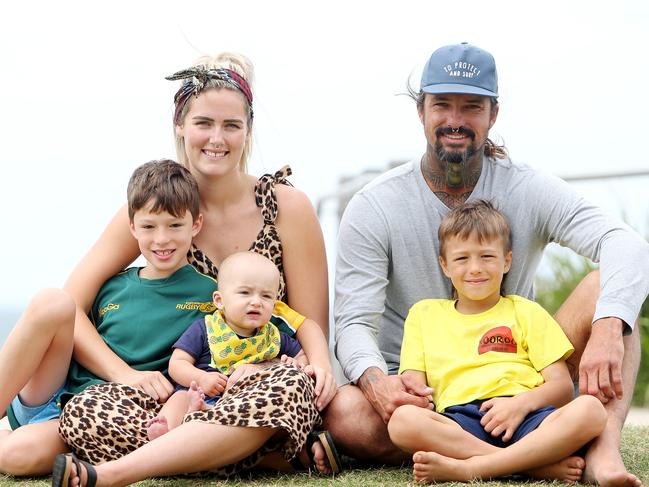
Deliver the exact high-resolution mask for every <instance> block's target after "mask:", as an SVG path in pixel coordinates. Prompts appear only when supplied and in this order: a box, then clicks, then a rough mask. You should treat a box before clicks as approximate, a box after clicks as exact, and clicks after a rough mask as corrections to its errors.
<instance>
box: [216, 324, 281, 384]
mask: <svg viewBox="0 0 649 487" xmlns="http://www.w3.org/2000/svg"><path fill="white" fill-rule="evenodd" d="M205 328H206V330H207V343H208V344H209V346H210V355H211V356H212V361H211V363H210V367H213V368H215V369H217V370H218V371H219V372H221V373H222V374H225V375H230V374H232V372H234V371H235V370H236V369H237V367H239V366H240V365H243V364H256V363H259V362H264V361H266V360H270V359H272V358H275V357H277V354H279V349H280V346H281V343H282V339H281V337H280V334H279V330H278V329H277V327H276V326H275V325H273V324H272V323H270V322H268V323H266V324H265V325H264V326H262V327H260V328H259V329H258V330H257V333H255V334H254V335H253V336H251V337H243V338H240V337H239V336H238V335H237V334H236V333H235V332H234V331H233V330H232V328H230V326H229V325H228V324H227V323H226V322H225V320H224V319H223V316H222V315H221V312H220V311H216V313H214V314H213V315H206V316H205Z"/></svg>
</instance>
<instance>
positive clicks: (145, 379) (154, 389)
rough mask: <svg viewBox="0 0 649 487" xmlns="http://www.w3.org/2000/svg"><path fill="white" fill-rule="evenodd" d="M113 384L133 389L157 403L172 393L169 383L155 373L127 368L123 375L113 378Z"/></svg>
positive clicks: (172, 389) (158, 373)
mask: <svg viewBox="0 0 649 487" xmlns="http://www.w3.org/2000/svg"><path fill="white" fill-rule="evenodd" d="M114 382H119V383H120V384H126V385H128V386H131V387H134V388H136V389H138V390H140V391H142V392H144V393H146V394H148V395H149V396H151V397H152V398H153V399H155V400H156V401H158V402H165V401H166V400H167V399H168V398H169V396H171V394H173V392H174V387H173V386H172V385H171V382H169V381H168V380H167V378H166V377H165V376H164V375H162V374H161V373H160V372H157V371H151V370H135V369H131V368H129V369H128V370H127V371H125V372H124V373H121V374H119V375H117V376H115V378H114Z"/></svg>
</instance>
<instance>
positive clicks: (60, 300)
mask: <svg viewBox="0 0 649 487" xmlns="http://www.w3.org/2000/svg"><path fill="white" fill-rule="evenodd" d="M75 313H76V304H75V302H74V300H73V299H72V297H71V296H70V295H69V294H68V293H66V292H65V291H63V290H61V289H42V290H41V291H39V292H38V293H37V294H36V295H35V296H34V297H33V298H32V300H31V302H30V303H29V306H28V307H27V311H26V315H28V316H27V317H28V318H29V319H30V320H33V321H36V322H39V323H41V322H42V323H44V324H47V323H53V324H57V325H60V324H61V323H70V324H73V323H74V316H75Z"/></svg>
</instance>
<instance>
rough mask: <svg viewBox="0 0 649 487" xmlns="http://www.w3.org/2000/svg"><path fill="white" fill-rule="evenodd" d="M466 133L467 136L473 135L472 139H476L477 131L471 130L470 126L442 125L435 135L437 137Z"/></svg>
mask: <svg viewBox="0 0 649 487" xmlns="http://www.w3.org/2000/svg"><path fill="white" fill-rule="evenodd" d="M453 134H456V135H458V134H459V135H466V136H467V137H471V140H475V132H474V131H473V130H471V129H470V128H467V127H463V126H460V127H458V128H455V129H454V128H451V127H440V128H438V129H437V130H436V131H435V135H436V136H437V137H441V136H443V135H453Z"/></svg>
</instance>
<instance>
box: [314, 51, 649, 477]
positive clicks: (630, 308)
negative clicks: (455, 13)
mask: <svg viewBox="0 0 649 487" xmlns="http://www.w3.org/2000/svg"><path fill="white" fill-rule="evenodd" d="M413 97H414V98H415V99H416V102H417V110H418V113H419V118H420V120H421V122H422V124H423V127H424V133H425V137H426V141H427V146H426V152H425V154H424V155H423V156H422V157H421V159H417V160H414V161H411V162H410V163H407V164H404V165H403V166H400V167H397V168H395V169H393V170H391V171H389V172H388V173H386V174H384V175H382V176H380V177H379V178H377V179H376V180H375V181H373V182H372V183H370V184H369V185H367V186H366V187H365V188H363V189H362V190H361V191H359V192H358V193H357V194H356V195H355V196H354V198H352V200H351V201H350V203H349V205H348V207H347V209H346V211H345V214H344V216H343V218H342V221H341V226H340V231H339V244H338V257H337V263H336V296H335V304H334V319H335V324H336V355H337V357H338V360H339V361H340V363H341V365H342V367H343V370H344V373H345V375H346V376H347V378H348V379H349V380H350V381H351V382H352V384H353V385H347V386H344V387H342V388H341V389H340V390H339V393H338V394H337V396H336V398H335V399H334V401H333V402H332V404H331V405H330V406H329V412H328V414H327V417H326V419H325V422H326V426H327V428H328V429H329V430H330V431H331V432H332V434H333V435H334V438H335V440H336V442H337V444H338V445H339V446H340V447H341V448H342V449H343V450H344V451H346V452H348V453H349V454H351V455H353V456H356V457H358V458H367V459H375V460H380V461H384V462H390V463H392V462H400V461H402V460H403V459H405V455H404V454H403V453H402V452H400V451H399V450H398V449H397V448H396V447H395V446H394V445H393V444H392V443H390V441H389V437H388V435H387V431H386V427H385V424H386V423H387V421H388V420H389V418H390V415H391V414H392V412H393V411H394V410H395V409H396V407H398V406H399V405H402V404H414V405H417V406H421V407H426V406H428V399H426V396H427V395H428V394H429V393H430V391H428V390H426V389H424V390H422V389H421V387H416V386H414V385H412V384H408V383H405V382H404V380H402V379H401V377H399V376H396V375H394V374H396V372H397V370H398V366H399V352H400V347H401V339H402V336H403V322H404V320H405V318H406V315H407V313H408V310H409V308H410V307H411V306H412V305H413V304H414V303H415V302H417V301H419V300H421V299H423V298H448V297H450V296H451V286H450V283H449V282H447V280H446V279H444V276H443V274H442V272H441V270H440V269H439V266H438V263H437V262H438V255H439V243H438V241H437V237H436V236H437V227H438V226H439V222H440V220H441V218H442V217H443V216H444V215H445V214H446V213H447V212H448V211H449V209H450V208H454V207H456V206H458V205H459V204H461V203H463V202H465V201H466V200H467V199H469V198H471V199H478V198H480V199H487V200H490V201H491V202H492V203H494V205H495V206H496V207H497V208H498V209H499V210H500V211H501V212H503V213H504V214H505V215H506V217H507V218H508V220H509V222H510V225H511V227H512V236H513V239H512V245H513V249H514V256H515V257H514V261H513V262H512V266H511V270H510V271H509V273H508V275H507V278H506V279H505V292H506V294H518V295H521V296H524V297H527V298H531V299H533V297H534V296H533V294H534V290H533V279H534V274H535V271H536V269H537V267H538V264H539V262H540V260H541V257H542V253H543V250H544V248H545V246H546V245H547V244H548V243H549V242H556V243H559V244H561V245H564V246H566V247H569V248H571V249H573V250H575V251H576V252H578V253H579V254H581V255H584V256H586V257H588V258H590V259H592V260H593V261H596V262H600V264H601V265H600V270H599V271H598V272H595V273H591V274H590V275H589V276H587V277H586V278H585V279H584V281H582V283H580V285H579V286H578V287H577V288H576V289H575V290H574V292H573V293H572V295H571V296H570V297H569V298H568V300H567V301H566V302H565V303H564V305H563V306H562V307H561V309H560V310H559V311H558V312H557V314H556V316H555V318H556V319H557V321H558V322H559V323H560V324H561V326H562V327H563V329H564V331H565V332H566V334H567V335H568V337H569V338H570V340H571V341H572V343H573V344H574V345H575V348H576V350H577V351H576V353H575V354H573V356H572V357H571V359H570V360H569V365H570V366H571V371H572V373H573V378H574V379H575V380H577V379H578V380H579V387H580V392H581V393H582V394H592V395H595V396H597V397H598V398H599V399H600V400H601V401H602V403H604V405H605V407H606V410H607V414H608V418H609V420H608V423H607V427H606V430H605V432H604V433H603V434H602V435H601V436H600V437H599V438H598V439H597V440H596V441H595V443H594V444H593V446H592V447H591V448H590V450H589V452H588V454H587V456H586V470H585V474H584V477H585V478H586V480H591V481H596V482H598V483H600V484H602V485H623V484H627V485H634V484H635V482H636V481H637V479H636V478H635V476H633V475H631V474H629V473H627V471H626V469H625V467H624V464H623V463H622V459H621V457H620V453H619V443H620V430H621V429H622V426H623V423H624V418H625V416H626V413H627V411H628V408H629V405H630V400H631V396H632V392H633V387H634V384H635V378H636V374H637V369H638V365H639V361H640V346H639V336H638V329H637V327H634V323H635V321H636V319H637V316H638V313H639V310H640V306H641V304H642V302H643V301H644V299H645V298H646V296H647V294H648V293H649V245H648V244H647V243H646V242H645V241H644V240H643V239H641V238H640V237H639V236H638V235H637V234H635V233H634V232H633V231H632V230H630V229H629V228H628V227H627V226H625V225H624V224H622V223H620V222H619V221H617V220H615V219H613V218H611V217H609V216H607V215H606V214H605V213H604V212H602V211H601V210H600V209H599V208H597V207H595V206H593V205H591V204H590V203H588V202H586V201H584V200H583V199H582V198H580V197H579V196H578V195H576V194H575V192H574V191H573V190H572V189H571V188H570V187H568V185H567V184H566V183H564V182H563V181H561V180H560V179H558V178H556V177H553V176H549V175H545V174H543V173H541V172H538V171H536V170H533V169H531V168H529V167H527V166H524V165H520V164H514V163H512V162H511V161H510V160H509V159H508V157H507V153H506V151H505V150H504V148H503V147H500V146H497V145H496V144H494V143H493V142H492V141H491V140H489V138H488V132H489V129H490V128H491V127H492V126H493V125H494V123H495V122H496V118H497V116H498V110H499V105H498V99H497V97H498V83H497V74H496V66H495V61H494V59H493V57H492V56H491V54H489V53H488V52H486V51H484V50H482V49H479V48H477V47H475V46H471V45H469V44H466V43H462V44H458V45H451V46H445V47H442V48H440V49H438V50H437V51H435V52H434V53H433V54H432V56H431V58H430V60H429V61H428V63H427V65H426V67H425V68H424V72H423V75H422V81H421V91H420V93H414V94H413ZM439 346H440V347H443V346H444V344H443V343H441V344H439ZM358 418H363V421H359V419H358Z"/></svg>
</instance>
